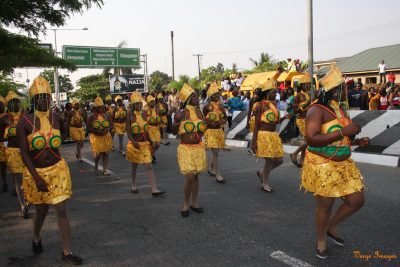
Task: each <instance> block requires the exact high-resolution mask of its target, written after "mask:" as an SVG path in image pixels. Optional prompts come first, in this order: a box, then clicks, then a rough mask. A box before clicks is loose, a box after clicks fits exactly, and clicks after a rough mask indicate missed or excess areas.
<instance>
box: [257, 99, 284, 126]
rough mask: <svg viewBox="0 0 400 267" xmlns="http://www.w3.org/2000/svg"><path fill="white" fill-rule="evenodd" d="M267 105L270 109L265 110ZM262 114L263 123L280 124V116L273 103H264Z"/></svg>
mask: <svg viewBox="0 0 400 267" xmlns="http://www.w3.org/2000/svg"><path fill="white" fill-rule="evenodd" d="M267 105H268V109H267V110H265V109H266V106H267ZM264 110H265V111H264ZM261 112H262V113H261V122H264V123H267V124H276V123H278V122H279V118H280V114H279V111H278V109H277V108H276V106H275V104H274V102H273V101H262V102H261Z"/></svg>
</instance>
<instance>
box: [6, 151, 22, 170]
mask: <svg viewBox="0 0 400 267" xmlns="http://www.w3.org/2000/svg"><path fill="white" fill-rule="evenodd" d="M6 153H7V165H8V169H9V170H10V172H11V173H23V172H24V169H25V164H24V162H23V161H22V156H21V151H20V150H19V148H16V147H7V149H6Z"/></svg>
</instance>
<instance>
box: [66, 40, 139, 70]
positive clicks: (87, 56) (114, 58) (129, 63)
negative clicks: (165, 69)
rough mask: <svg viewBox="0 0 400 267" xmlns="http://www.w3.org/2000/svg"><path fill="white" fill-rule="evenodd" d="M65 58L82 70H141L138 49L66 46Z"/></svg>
mask: <svg viewBox="0 0 400 267" xmlns="http://www.w3.org/2000/svg"><path fill="white" fill-rule="evenodd" d="M63 58H64V59H66V60H69V61H71V62H73V63H75V65H77V66H78V67H81V68H85V67H86V68H96V67H99V68H103V67H120V68H140V49H138V48H117V47H92V46H72V45H64V46H63Z"/></svg>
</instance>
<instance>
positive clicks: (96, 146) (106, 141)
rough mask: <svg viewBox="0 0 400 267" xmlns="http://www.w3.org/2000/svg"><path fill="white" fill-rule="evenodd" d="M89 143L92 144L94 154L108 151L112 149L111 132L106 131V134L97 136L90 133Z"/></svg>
mask: <svg viewBox="0 0 400 267" xmlns="http://www.w3.org/2000/svg"><path fill="white" fill-rule="evenodd" d="M89 139H90V143H91V144H92V151H93V153H94V154H97V153H102V152H110V150H111V149H112V145H113V143H112V139H111V134H110V133H109V132H108V133H107V134H106V135H103V136H98V135H94V134H90V138H89Z"/></svg>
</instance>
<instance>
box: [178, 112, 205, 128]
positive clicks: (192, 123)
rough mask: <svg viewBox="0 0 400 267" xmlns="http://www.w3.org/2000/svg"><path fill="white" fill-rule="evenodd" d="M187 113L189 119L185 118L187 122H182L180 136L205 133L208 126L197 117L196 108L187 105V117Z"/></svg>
mask: <svg viewBox="0 0 400 267" xmlns="http://www.w3.org/2000/svg"><path fill="white" fill-rule="evenodd" d="M186 111H189V118H188V119H187V118H186V117H185V119H186V120H184V121H181V123H180V124H179V132H178V134H186V133H193V132H204V131H205V130H206V129H207V125H206V124H205V123H204V121H203V120H202V119H200V118H199V117H198V116H197V113H196V107H194V106H190V105H187V106H186V109H185V115H186Z"/></svg>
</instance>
